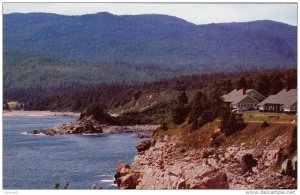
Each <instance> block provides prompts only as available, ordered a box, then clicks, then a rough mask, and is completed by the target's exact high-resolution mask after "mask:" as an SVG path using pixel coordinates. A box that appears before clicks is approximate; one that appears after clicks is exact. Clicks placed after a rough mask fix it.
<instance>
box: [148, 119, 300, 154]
mask: <svg viewBox="0 0 300 195" xmlns="http://www.w3.org/2000/svg"><path fill="white" fill-rule="evenodd" d="M295 126H296V124H276V123H272V124H270V126H269V127H267V128H262V127H261V123H247V127H246V128H245V129H243V130H242V131H239V132H237V133H235V134H233V135H231V136H229V137H225V136H224V134H222V133H217V132H218V131H219V122H218V121H214V122H211V123H207V124H206V125H204V126H203V127H201V128H199V129H197V130H196V131H194V132H192V133H188V130H189V128H190V127H189V126H187V125H181V126H170V127H169V130H167V131H163V130H158V131H157V133H156V134H155V136H154V139H160V138H162V137H163V136H164V135H169V136H180V137H181V141H180V142H179V143H177V146H178V147H183V148H185V149H188V148H191V149H192V148H194V149H195V148H202V147H206V148H208V147H211V137H212V135H213V134H219V136H217V138H216V140H218V141H220V143H221V145H220V146H219V149H221V150H222V149H224V150H225V149H226V148H227V147H229V146H232V145H240V144H243V145H245V146H246V147H249V148H254V147H255V148H257V149H259V148H262V149H263V147H264V146H265V145H266V142H272V141H273V140H274V139H275V138H277V137H278V136H280V135H284V136H286V139H289V135H290V134H291V132H292V131H293V129H294V127H295ZM286 147H287V146H284V148H286Z"/></svg>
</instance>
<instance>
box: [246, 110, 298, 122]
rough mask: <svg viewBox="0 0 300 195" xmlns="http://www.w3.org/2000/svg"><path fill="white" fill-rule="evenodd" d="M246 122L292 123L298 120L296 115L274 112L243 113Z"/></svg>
mask: <svg viewBox="0 0 300 195" xmlns="http://www.w3.org/2000/svg"><path fill="white" fill-rule="evenodd" d="M243 118H244V120H245V121H272V122H291V121H293V120H297V117H296V116H295V115H287V114H284V113H274V112H243Z"/></svg>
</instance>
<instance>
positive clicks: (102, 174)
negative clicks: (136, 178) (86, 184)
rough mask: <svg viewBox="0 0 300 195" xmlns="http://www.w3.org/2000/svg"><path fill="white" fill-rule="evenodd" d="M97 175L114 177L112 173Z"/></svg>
mask: <svg viewBox="0 0 300 195" xmlns="http://www.w3.org/2000/svg"><path fill="white" fill-rule="evenodd" d="M96 176H97V177H112V176H113V175H112V174H101V175H96Z"/></svg>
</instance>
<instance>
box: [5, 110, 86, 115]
mask: <svg viewBox="0 0 300 195" xmlns="http://www.w3.org/2000/svg"><path fill="white" fill-rule="evenodd" d="M2 116H80V113H76V112H51V111H15V110H14V111H3V115H2Z"/></svg>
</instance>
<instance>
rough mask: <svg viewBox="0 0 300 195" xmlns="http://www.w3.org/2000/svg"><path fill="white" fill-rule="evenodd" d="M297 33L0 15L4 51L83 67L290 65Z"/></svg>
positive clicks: (151, 18) (144, 18) (142, 19)
mask: <svg viewBox="0 0 300 195" xmlns="http://www.w3.org/2000/svg"><path fill="white" fill-rule="evenodd" d="M37 16H38V17H37ZM260 23H263V26H267V27H261V25H260ZM258 27H259V28H258ZM274 29H275V30H276V31H274ZM296 32H297V28H296V27H293V26H290V25H286V24H283V23H278V22H273V21H272V22H271V21H260V22H257V21H256V22H250V23H249V22H248V23H247V22H245V23H229V24H228V23H226V24H209V25H195V24H193V23H189V22H187V21H185V20H183V19H180V18H177V17H173V16H165V15H152V14H148V15H129V16H128V15H125V16H122V15H121V16H116V15H112V14H108V13H104V14H103V13H98V14H88V15H82V16H62V15H57V14H41V13H37V14H8V15H4V49H12V50H21V51H24V50H25V51H32V52H40V53H45V54H53V55H57V56H59V57H63V58H66V59H75V60H88V61H101V60H108V61H109V60H119V61H135V62H151V63H158V64H200V65H202V66H203V65H204V66H205V65H206V64H221V63H227V64H237V63H240V64H260V65H262V64H263V65H270V64H273V63H275V64H283V63H288V64H292V63H295V62H296V57H295V56H296V51H295V50H296V41H295V40H296ZM253 42H254V43H255V44H253ZM268 57H269V58H268ZM273 59H274V60H273ZM272 60H273V61H272Z"/></svg>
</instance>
